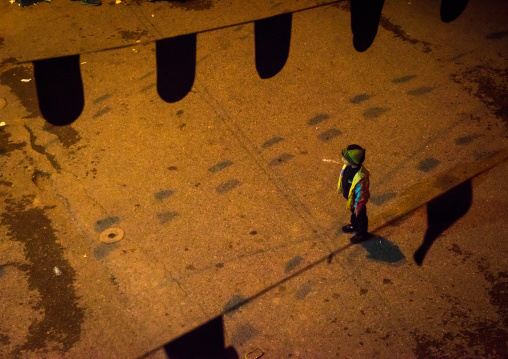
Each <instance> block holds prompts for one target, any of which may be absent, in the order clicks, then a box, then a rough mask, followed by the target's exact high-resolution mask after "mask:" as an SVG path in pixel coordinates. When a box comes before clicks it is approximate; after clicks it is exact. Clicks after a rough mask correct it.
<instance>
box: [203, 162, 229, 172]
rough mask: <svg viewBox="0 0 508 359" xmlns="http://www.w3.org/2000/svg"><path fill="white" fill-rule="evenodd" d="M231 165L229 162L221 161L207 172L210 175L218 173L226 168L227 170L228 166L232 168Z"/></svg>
mask: <svg viewBox="0 0 508 359" xmlns="http://www.w3.org/2000/svg"><path fill="white" fill-rule="evenodd" d="M232 165H233V162H231V161H229V160H226V161H222V162H219V163H217V164H215V165H213V166H212V167H210V168H209V169H208V172H210V173H217V172H220V171H222V170H224V169H226V168H228V167H229V166H232Z"/></svg>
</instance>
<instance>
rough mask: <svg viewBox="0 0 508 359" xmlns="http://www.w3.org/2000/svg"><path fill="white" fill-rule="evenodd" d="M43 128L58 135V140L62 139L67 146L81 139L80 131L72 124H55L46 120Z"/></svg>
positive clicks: (61, 141) (62, 142)
mask: <svg viewBox="0 0 508 359" xmlns="http://www.w3.org/2000/svg"><path fill="white" fill-rule="evenodd" d="M42 129H43V130H44V131H46V132H49V133H52V134H54V135H55V136H57V137H58V141H60V143H61V144H62V145H63V146H64V147H65V148H69V147H71V146H72V145H75V144H76V143H78V142H79V141H80V140H81V136H80V135H79V133H78V131H76V130H75V129H74V128H72V126H71V125H67V126H53V125H52V124H50V123H49V122H46V123H45V124H44V126H43V127H42Z"/></svg>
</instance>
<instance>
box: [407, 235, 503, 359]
mask: <svg viewBox="0 0 508 359" xmlns="http://www.w3.org/2000/svg"><path fill="white" fill-rule="evenodd" d="M449 250H450V251H452V252H453V253H455V254H456V255H458V256H462V257H463V260H462V263H459V264H457V265H460V266H463V265H464V263H466V262H468V261H472V263H473V264H474V265H475V266H476V267H477V270H478V273H480V274H482V275H483V277H484V278H485V280H486V281H487V282H488V283H489V284H490V285H491V288H490V289H487V295H488V297H489V302H490V304H491V305H492V306H493V307H495V308H496V313H497V315H498V317H497V318H496V317H492V316H491V317H489V318H488V319H485V318H484V317H483V316H482V314H481V313H478V314H477V313H475V312H473V311H471V310H467V309H465V308H464V306H463V303H462V298H456V297H454V296H451V295H449V294H446V293H443V294H442V295H441V299H442V300H443V301H444V302H446V303H450V305H451V307H450V308H449V309H448V310H447V311H445V312H444V313H443V314H442V315H441V317H442V323H441V326H442V327H443V334H442V335H441V336H440V337H431V336H429V335H426V334H420V333H418V332H413V333H412V334H413V336H414V337H415V341H416V347H415V349H414V354H415V356H416V357H417V358H419V359H424V358H425V359H427V358H442V357H456V358H466V357H467V358H504V357H506V356H507V355H508V345H507V343H508V332H507V331H506V322H507V320H508V281H507V278H508V272H506V271H497V270H493V269H492V268H491V267H490V265H489V263H488V261H487V259H486V258H483V257H480V258H479V259H478V258H473V255H474V254H473V253H470V252H468V251H463V250H461V249H460V247H459V246H458V245H457V244H453V245H452V247H451V248H449ZM478 288H481V289H479V290H485V289H484V288H485V287H484V286H483V285H480V284H479V285H478ZM448 322H450V323H452V328H455V327H459V328H461V330H459V331H458V332H457V331H455V330H454V331H453V332H449V331H447V330H446V325H447V324H448ZM472 353H474V356H472Z"/></svg>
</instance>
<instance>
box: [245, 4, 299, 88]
mask: <svg viewBox="0 0 508 359" xmlns="http://www.w3.org/2000/svg"><path fill="white" fill-rule="evenodd" d="M292 18H293V15H292V14H291V13H288V14H282V15H277V16H273V17H269V18H266V19H262V20H258V21H255V22H254V42H255V52H256V69H257V71H258V74H259V76H260V77H261V78H262V79H268V78H270V77H273V76H275V75H276V74H278V73H279V71H280V70H282V68H283V67H284V65H285V64H286V61H287V59H288V56H289V46H290V43H291V22H292Z"/></svg>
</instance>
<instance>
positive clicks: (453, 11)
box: [441, 0, 469, 22]
mask: <svg viewBox="0 0 508 359" xmlns="http://www.w3.org/2000/svg"><path fill="white" fill-rule="evenodd" d="M468 2H469V0H441V21H443V22H452V21H453V20H456V19H457V18H458V17H459V16H460V15H461V14H462V12H463V11H464V10H465V9H466V6H467V3H468Z"/></svg>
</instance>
